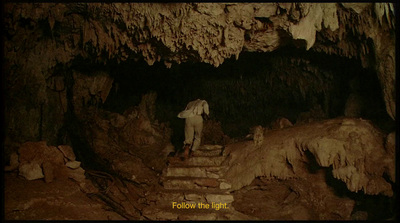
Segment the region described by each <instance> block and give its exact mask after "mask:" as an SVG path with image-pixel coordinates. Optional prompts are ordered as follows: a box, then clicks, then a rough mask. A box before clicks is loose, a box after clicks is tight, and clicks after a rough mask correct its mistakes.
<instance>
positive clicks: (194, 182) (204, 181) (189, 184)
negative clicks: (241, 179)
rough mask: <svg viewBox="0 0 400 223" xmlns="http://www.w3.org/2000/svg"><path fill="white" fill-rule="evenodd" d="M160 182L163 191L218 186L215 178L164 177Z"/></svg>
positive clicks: (218, 183)
mask: <svg viewBox="0 0 400 223" xmlns="http://www.w3.org/2000/svg"><path fill="white" fill-rule="evenodd" d="M162 181H163V185H164V188H165V189H208V188H219V186H220V181H219V180H218V179H216V178H194V177H165V178H163V179H162Z"/></svg>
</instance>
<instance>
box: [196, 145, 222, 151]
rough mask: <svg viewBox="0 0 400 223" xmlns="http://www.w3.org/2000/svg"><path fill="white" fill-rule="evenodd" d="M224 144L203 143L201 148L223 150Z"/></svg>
mask: <svg viewBox="0 0 400 223" xmlns="http://www.w3.org/2000/svg"><path fill="white" fill-rule="evenodd" d="M223 148H224V146H222V145H201V146H199V149H200V150H221V149H223Z"/></svg>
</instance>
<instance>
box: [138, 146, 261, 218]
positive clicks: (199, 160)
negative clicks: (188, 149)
mask: <svg viewBox="0 0 400 223" xmlns="http://www.w3.org/2000/svg"><path fill="white" fill-rule="evenodd" d="M225 159H226V154H225V153H224V147H223V146H220V145H203V146H201V147H200V148H199V149H198V150H197V151H195V152H194V153H193V155H192V157H191V158H189V159H188V160H186V161H182V160H181V159H180V158H179V157H170V158H169V164H168V167H167V168H166V169H165V170H164V171H163V174H162V176H161V181H162V184H163V187H164V189H163V190H162V191H159V192H157V193H155V194H152V198H150V199H151V200H152V201H153V204H152V205H150V206H149V207H147V208H145V209H144V210H143V213H142V214H143V216H145V217H146V218H147V219H150V220H250V219H254V218H252V217H250V216H247V215H244V214H242V213H240V212H237V211H235V209H234V208H233V206H232V202H233V201H234V198H233V195H231V194H230V193H229V191H228V190H229V188H230V185H229V184H228V183H226V181H225V179H224V178H223V176H224V173H225V171H226V170H227V168H228V166H226V165H223V162H224V160H225Z"/></svg>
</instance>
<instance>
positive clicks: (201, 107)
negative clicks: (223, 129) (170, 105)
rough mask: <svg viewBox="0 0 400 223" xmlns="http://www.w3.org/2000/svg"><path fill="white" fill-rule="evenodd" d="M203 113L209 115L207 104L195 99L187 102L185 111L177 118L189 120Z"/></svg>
mask: <svg viewBox="0 0 400 223" xmlns="http://www.w3.org/2000/svg"><path fill="white" fill-rule="evenodd" d="M203 112H204V113H206V114H207V115H209V114H210V111H209V108H208V103H207V101H206V100H200V99H197V100H194V101H191V102H189V103H188V104H187V106H186V108H185V110H184V111H182V112H180V113H179V114H178V118H189V117H193V116H195V115H201V114H203Z"/></svg>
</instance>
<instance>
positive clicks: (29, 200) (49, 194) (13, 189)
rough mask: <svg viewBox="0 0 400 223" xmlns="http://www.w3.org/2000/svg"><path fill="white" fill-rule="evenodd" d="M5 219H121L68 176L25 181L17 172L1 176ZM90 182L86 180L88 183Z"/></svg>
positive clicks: (121, 218)
mask: <svg viewBox="0 0 400 223" xmlns="http://www.w3.org/2000/svg"><path fill="white" fill-rule="evenodd" d="M4 178H5V180H4V186H5V188H4V195H5V196H4V202H5V210H4V213H5V220H124V219H126V218H124V217H122V216H121V215H119V214H118V213H116V212H115V211H113V210H112V209H111V208H110V207H108V206H106V205H105V204H104V203H101V202H99V201H98V200H95V199H91V198H90V197H89V196H87V194H86V193H85V192H83V191H82V188H81V186H80V185H79V184H78V183H77V182H74V181H73V180H71V179H64V180H55V181H53V182H51V183H46V182H44V180H43V179H37V180H32V181H28V180H26V179H24V178H22V177H20V176H18V174H17V173H16V172H11V173H6V174H5V176H4ZM87 183H89V182H87Z"/></svg>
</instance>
